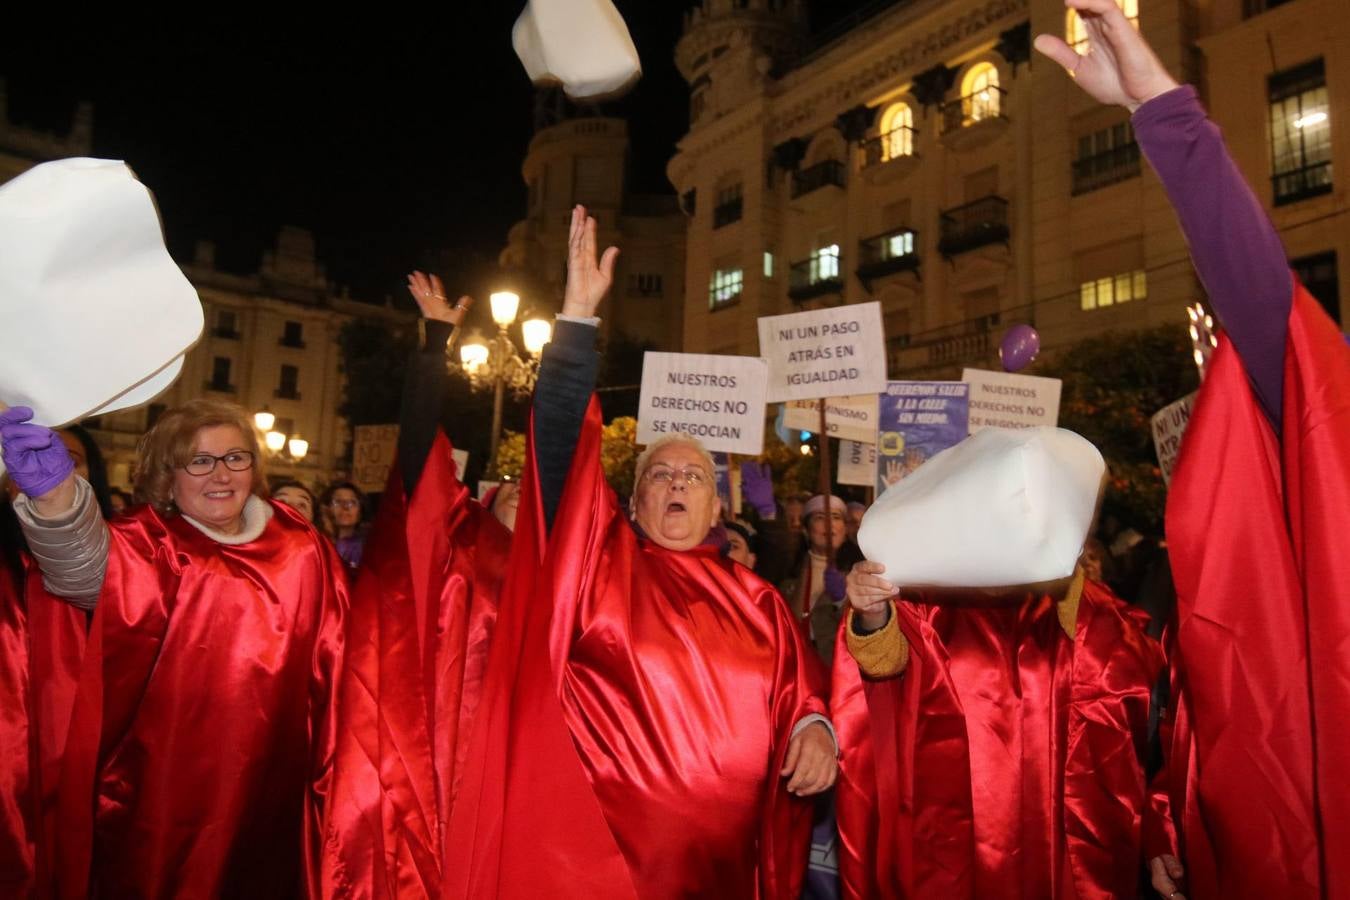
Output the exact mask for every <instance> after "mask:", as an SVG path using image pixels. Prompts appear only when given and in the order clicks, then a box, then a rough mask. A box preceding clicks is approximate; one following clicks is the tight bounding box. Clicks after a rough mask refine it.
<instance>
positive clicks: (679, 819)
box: [446, 401, 824, 900]
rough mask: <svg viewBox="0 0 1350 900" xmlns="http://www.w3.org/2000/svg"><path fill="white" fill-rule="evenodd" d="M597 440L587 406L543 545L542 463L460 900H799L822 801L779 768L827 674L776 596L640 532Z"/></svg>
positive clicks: (507, 627) (499, 649) (474, 769)
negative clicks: (693, 899) (788, 785)
mask: <svg viewBox="0 0 1350 900" xmlns="http://www.w3.org/2000/svg"><path fill="white" fill-rule="evenodd" d="M600 431H601V428H600V412H599V406H598V404H596V403H595V402H594V401H592V403H591V406H590V409H589V410H588V413H587V416H586V420H585V424H584V426H583V428H582V431H581V436H580V440H579V442H578V446H577V450H576V456H575V458H574V461H573V465H572V470H571V472H570V474H569V476H568V482H567V488H566V491H565V493H564V496H563V498H562V502H561V504H560V506H559V511H558V515H557V520H556V521H555V522H554V525H553V531H552V534H551V535H550V537H549V539H548V541H547V544H545V541H544V539H543V511H542V509H541V505H540V498H539V495H538V492H537V490H536V487H535V476H534V471H533V470H534V462H533V460H534V455H533V454H534V450H533V446H531V449H530V452H529V455H528V459H529V460H530V462H529V465H528V467H527V468H528V470H529V471H528V472H527V477H526V479H525V483H524V486H523V490H522V497H521V502H520V510H519V514H518V518H517V532H516V543H515V545H514V547H513V560H512V567H511V572H510V575H509V577H508V582H507V586H506V588H505V590H504V593H503V598H502V606H501V610H500V616H499V619H498V623H497V632H496V634H495V636H494V640H493V644H492V649H491V655H490V661H489V667H488V674H487V677H486V680H485V684H484V689H485V695H484V698H483V702H482V706H481V710H482V714H481V715H480V717H479V719H478V721H477V724H476V726H475V731H474V741H473V745H472V747H471V750H470V754H469V757H468V759H469V760H470V762H469V769H468V771H467V772H466V773H465V776H464V781H463V786H462V788H461V792H460V795H459V798H458V800H457V802H456V805H455V809H454V811H453V813H452V818H451V828H450V831H451V834H450V840H449V845H448V854H449V856H448V857H447V860H446V874H447V878H448V879H452V880H453V881H452V882H451V883H450V884H449V887H448V890H447V892H446V896H449V897H457V898H458V897H464V898H468V897H472V898H475V900H478V898H483V900H489V898H501V900H516V898H522V900H523V898H534V897H550V898H578V900H581V898H585V900H595V898H599V897H603V898H606V900H610V898H623V897H629V898H636V897H642V898H644V900H646V898H665V897H684V896H699V897H728V898H738V900H740V898H747V897H762V898H788V897H793V898H795V897H796V896H797V893H798V892H799V890H800V885H801V879H802V875H803V872H804V869H805V864H806V855H807V854H806V848H807V842H808V837H809V827H810V815H811V805H810V804H809V803H808V802H805V801H802V800H799V799H797V798H793V797H791V796H789V795H788V794H787V793H786V792H785V791H784V789H783V783H782V780H781V778H780V777H779V775H778V774H777V773H778V770H779V768H781V764H782V760H783V758H784V755H785V752H786V748H787V743H788V737H789V734H790V732H791V729H792V727H793V725H794V724H795V723H796V722H797V721H798V720H799V719H800V718H801V717H802V716H804V715H806V714H807V713H809V712H821V711H823V708H824V706H823V703H822V701H821V698H820V696H819V693H818V691H819V688H818V685H819V681H818V678H819V676H820V673H819V672H818V671H817V670H816V669H814V668H813V666H814V665H815V663H814V661H813V659H812V656H811V653H810V651H809V650H808V649H807V648H806V647H805V646H804V645H803V643H802V640H801V635H800V632H799V630H798V629H797V628H796V627H795V623H794V621H793V617H792V614H791V612H790V611H789V610H788V608H787V606H786V604H784V603H783V601H782V598H780V597H779V596H778V595H777V593H776V592H775V591H773V589H772V588H770V587H769V586H768V585H767V584H765V583H764V582H762V581H760V580H759V579H758V578H757V577H755V576H754V575H753V574H752V573H751V572H749V571H748V570H746V569H744V568H743V567H739V566H735V565H734V564H732V563H730V562H729V561H727V560H725V559H722V558H721V557H720V556H718V555H717V554H716V553H715V552H712V551H705V550H701V549H697V550H692V551H687V552H683V553H676V552H672V551H668V550H664V549H662V548H661V547H658V546H657V545H655V544H653V543H651V542H649V541H647V540H645V539H642V538H639V537H638V536H637V535H636V534H635V533H634V532H633V530H632V528H631V526H630V525H629V524H628V522H627V521H626V518H625V516H624V514H623V511H622V510H621V509H620V508H619V505H618V502H617V500H616V498H615V496H614V493H613V491H611V490H610V489H609V487H608V485H607V484H606V483H605V480H604V475H603V472H602V471H601V466H600ZM545 551H547V552H546V553H545ZM532 558H533V559H542V560H543V565H542V566H538V565H535V566H531V565H529V563H530V562H531V560H532Z"/></svg>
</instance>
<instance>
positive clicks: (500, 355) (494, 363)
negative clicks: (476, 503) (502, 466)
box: [459, 291, 553, 478]
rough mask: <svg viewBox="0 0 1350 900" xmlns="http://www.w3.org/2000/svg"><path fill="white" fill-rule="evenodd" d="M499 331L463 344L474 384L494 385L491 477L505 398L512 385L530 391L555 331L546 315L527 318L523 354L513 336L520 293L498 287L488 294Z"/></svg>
mask: <svg viewBox="0 0 1350 900" xmlns="http://www.w3.org/2000/svg"><path fill="white" fill-rule="evenodd" d="M488 300H489V302H490V304H491V306H492V321H493V322H494V323H496V325H497V334H496V336H495V337H494V338H492V340H491V341H486V340H484V339H483V338H482V337H481V336H479V335H476V334H475V335H470V336H469V337H468V339H466V340H465V341H464V343H462V344H460V347H459V360H460V365H461V367H462V368H463V369H464V373H465V374H466V375H468V376H469V382H470V383H471V384H472V385H473V386H474V388H480V387H486V386H487V385H489V384H491V385H492V391H493V396H492V432H491V436H490V442H489V446H488V470H487V475H488V477H489V478H495V477H496V475H497V446H498V444H500V442H501V437H502V401H503V398H504V395H505V392H506V388H507V387H508V386H509V387H510V388H511V392H512V393H514V394H516V395H521V394H527V393H529V392H530V391H531V390H533V388H534V382H535V379H536V378H537V377H538V376H539V356H540V354H541V353H543V351H544V345H545V344H547V343H548V341H549V338H550V337H551V335H552V333H553V326H552V325H550V324H549V323H548V321H547V320H545V319H527V320H526V321H524V322H522V323H521V324H520V334H521V339H522V341H523V342H524V344H525V353H526V357H527V358H523V357H522V356H521V354H520V351H519V350H517V349H516V343H515V341H513V340H512V339H511V334H510V331H509V329H510V327H511V325H512V324H513V323H514V322H515V321H516V315H517V314H518V313H519V312H520V295H519V294H516V293H513V292H511V291H498V292H497V293H495V294H492V295H491V296H490V297H489V298H488Z"/></svg>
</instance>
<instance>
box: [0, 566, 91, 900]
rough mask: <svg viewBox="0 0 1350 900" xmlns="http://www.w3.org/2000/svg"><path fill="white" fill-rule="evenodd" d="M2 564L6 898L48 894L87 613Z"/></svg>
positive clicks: (0, 737)
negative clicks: (60, 784) (58, 790)
mask: <svg viewBox="0 0 1350 900" xmlns="http://www.w3.org/2000/svg"><path fill="white" fill-rule="evenodd" d="M27 574H28V577H26V578H25V577H24V576H25V573H23V572H12V571H10V570H9V568H8V567H7V566H5V565H4V564H3V563H0V896H4V897H28V896H43V897H45V896H48V895H49V894H50V892H51V886H52V864H53V859H52V853H53V848H54V847H55V842H54V834H53V830H54V821H53V813H54V810H55V803H56V786H57V783H58V780H59V774H60V761H61V751H62V749H63V746H64V743H65V733H66V728H67V726H68V725H69V722H70V710H71V704H72V703H73V702H74V699H75V686H76V683H77V680H78V678H79V664H80V657H81V655H82V654H83V652H84V637H85V634H84V632H85V622H86V619H85V613H84V612H83V611H81V610H79V609H76V608H75V607H73V606H71V605H70V604H69V603H66V602H65V601H63V600H60V599H58V598H55V597H51V596H49V595H48V594H47V593H46V592H45V591H43V589H42V581H41V578H42V576H41V574H40V573H39V572H37V571H36V569H33V568H31V566H30V571H29V573H27Z"/></svg>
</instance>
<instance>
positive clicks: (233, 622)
mask: <svg viewBox="0 0 1350 900" xmlns="http://www.w3.org/2000/svg"><path fill="white" fill-rule="evenodd" d="M109 530H110V537H111V540H110V555H109V561H108V571H107V575H106V577H105V580H104V586H103V591H102V593H101V594H100V596H99V601H98V608H97V611H96V612H95V614H94V618H93V622H92V624H91V626H90V633H89V640H88V645H87V647H86V648H85V651H84V654H83V659H82V661H81V666H80V672H79V679H80V680H79V684H78V689H77V694H76V696H75V699H74V708H73V712H72V714H71V718H70V726H69V732H68V735H67V738H66V746H65V748H64V753H63V754H62V756H61V759H60V784H59V798H58V801H57V808H56V810H55V813H54V817H55V825H54V833H55V834H56V835H57V836H58V837H59V841H58V842H57V846H56V864H55V872H56V879H57V894H58V895H59V896H62V897H67V898H72V900H74V898H84V897H86V896H88V895H89V894H90V893H91V892H97V893H98V895H99V896H103V897H129V896H135V897H155V898H159V897H164V898H168V897H182V896H222V895H223V896H248V897H262V898H268V897H293V896H297V895H299V894H301V893H302V891H303V889H304V885H305V884H306V883H309V884H317V882H316V880H315V879H316V878H317V872H316V871H314V870H313V866H312V860H313V858H314V856H312V855H309V854H307V852H306V844H309V846H310V847H312V848H313V853H314V854H317V841H318V827H319V817H320V814H321V805H322V800H323V795H324V793H325V790H326V779H327V767H328V765H329V763H330V756H331V738H332V721H331V719H332V713H333V704H332V702H331V693H332V689H333V684H334V680H335V678H336V677H337V675H338V664H339V661H340V659H341V654H342V629H343V624H344V621H343V617H344V612H345V609H346V605H347V603H346V600H347V597H346V586H345V584H344V582H343V576H342V574H341V573H342V565H341V562H340V561H339V560H338V558H337V554H336V553H335V552H334V551H333V549H332V547H331V545H329V544H328V543H327V542H326V541H324V540H323V538H321V537H320V536H319V535H318V533H317V532H315V531H314V529H313V528H312V527H311V526H310V525H309V523H308V522H305V521H303V520H302V519H301V518H300V517H299V515H298V514H297V513H295V512H293V511H291V510H290V509H289V508H287V507H285V506H280V505H275V504H274V505H273V517H272V520H271V522H270V523H269V524H268V525H267V527H266V529H265V530H264V531H263V533H262V535H261V536H260V537H259V538H258V539H257V540H255V541H251V542H249V543H246V544H241V545H233V546H230V545H224V544H219V543H216V542H215V541H213V540H211V539H210V538H208V537H207V536H205V535H204V534H202V533H201V532H199V531H197V529H195V528H193V527H192V526H191V525H190V524H188V523H187V522H185V521H183V519H182V518H181V517H173V518H164V517H161V516H160V515H159V514H158V513H156V512H155V511H154V510H153V509H150V508H149V507H142V508H141V509H139V510H137V511H135V512H133V513H132V514H130V515H128V516H126V517H123V518H120V519H118V520H116V521H115V522H112V523H109ZM35 580H36V579H30V582H32V581H35ZM34 668H35V669H36V668H37V666H36V660H35V666H34ZM38 712H39V715H40V716H45V715H46V714H47V709H46V707H45V705H43V706H42V708H40V709H39V711H38Z"/></svg>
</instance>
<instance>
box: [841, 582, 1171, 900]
mask: <svg viewBox="0 0 1350 900" xmlns="http://www.w3.org/2000/svg"><path fill="white" fill-rule="evenodd" d="M894 608H895V610H896V615H897V617H898V621H899V625H900V628H901V631H902V632H903V633H904V635H905V637H906V638H907V639H908V641H909V645H910V655H909V663H908V666H907V668H906V670H905V672H904V673H903V674H902V675H900V676H898V677H896V678H888V679H882V680H877V681H872V680H868V679H864V678H863V677H862V676H861V674H860V672H859V670H858V665H857V663H856V662H854V661H853V659H852V657H851V656H850V654H849V652H848V648H847V645H846V643H845V639H844V634H843V631H842V629H841V631H840V635H839V638H838V644H837V647H836V650H835V663H834V684H833V697H832V701H833V702H832V704H831V707H832V710H833V713H834V720H835V727H836V729H837V730H838V731H839V737H840V742H841V743H842V745H843V747H844V757H843V759H842V760H841V763H840V781H839V787H838V789H837V795H836V800H837V804H838V817H839V832H840V860H839V863H840V866H839V869H840V879H841V885H842V888H843V894H844V896H845V897H850V898H868V900H872V898H900V897H905V898H911V897H912V898H941V900H963V898H979V900H991V898H999V900H1022V898H1025V900H1033V898H1056V900H1058V898H1074V897H1077V898H1107V897H1122V896H1134V892H1135V891H1136V890H1137V886H1138V875H1139V866H1140V861H1141V858H1142V851H1141V848H1140V844H1141V841H1142V816H1143V811H1144V808H1145V805H1146V790H1145V788H1146V786H1145V784H1144V770H1143V765H1142V763H1141V762H1140V759H1141V754H1142V752H1143V749H1144V748H1143V746H1142V744H1143V741H1144V737H1145V734H1146V731H1147V723H1148V707H1149V689H1150V687H1151V686H1152V684H1153V683H1154V679H1155V678H1156V677H1157V675H1158V673H1159V672H1160V671H1161V668H1162V665H1163V658H1162V652H1161V649H1160V647H1159V646H1158V645H1157V643H1156V642H1155V641H1153V640H1152V639H1151V638H1149V637H1148V636H1147V635H1146V634H1145V633H1144V623H1145V621H1146V619H1145V617H1143V615H1142V614H1141V613H1138V612H1137V611H1134V610H1131V609H1130V608H1129V607H1128V606H1126V604H1125V603H1124V602H1123V601H1121V600H1119V599H1118V598H1116V597H1115V596H1114V595H1112V594H1111V593H1110V591H1108V590H1107V589H1106V588H1104V587H1102V586H1100V585H1097V584H1093V583H1091V582H1088V583H1087V584H1086V585H1085V587H1084V591H1083V594H1082V598H1081V599H1080V601H1079V606H1078V617H1077V624H1076V626H1075V635H1074V638H1073V639H1072V640H1070V639H1069V638H1068V636H1067V635H1066V634H1065V633H1064V630H1063V628H1062V627H1061V625H1060V623H1059V619H1058V617H1057V615H1056V612H1055V604H1054V601H1053V600H1052V599H1051V598H1049V597H1046V596H1040V597H1030V596H1028V597H1027V599H1026V600H1025V601H1024V602H1022V603H1021V604H1018V605H1012V606H958V605H952V604H948V603H943V604H935V603H927V602H912V601H910V600H904V601H901V602H898V603H896V604H895V607H894Z"/></svg>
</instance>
